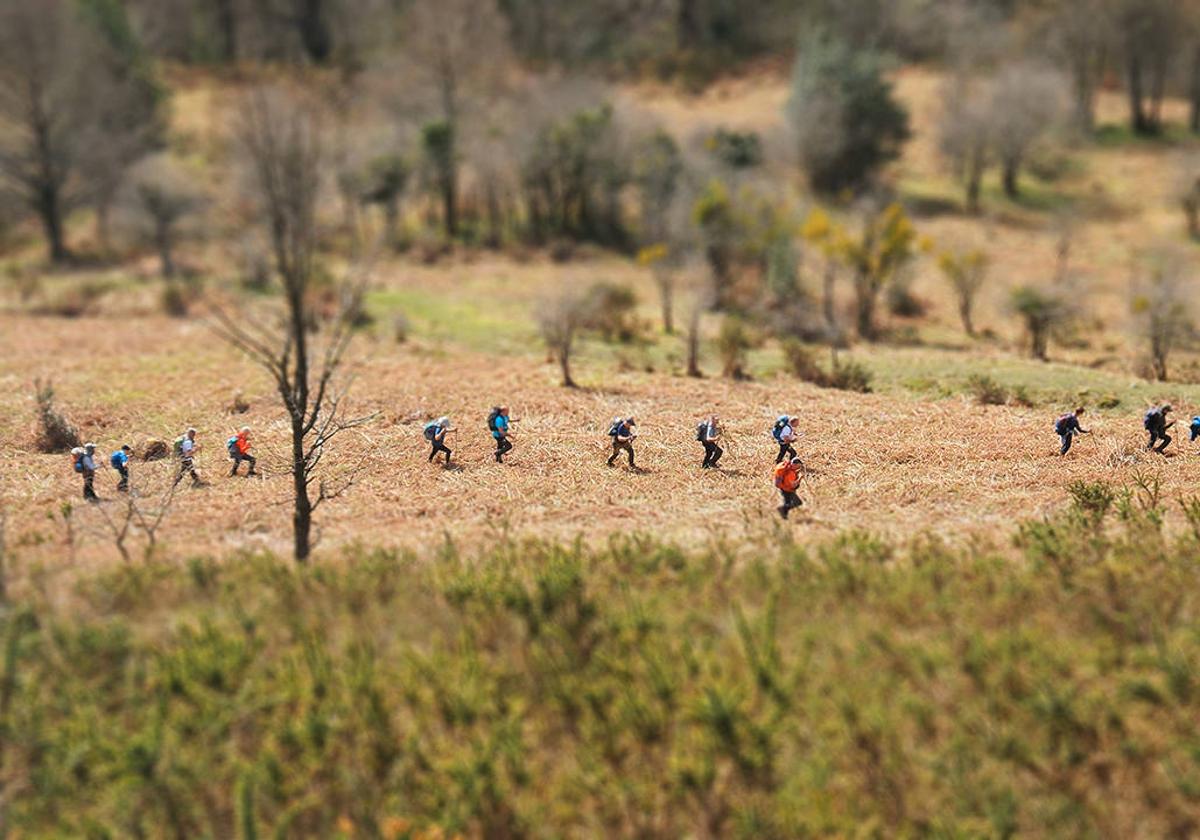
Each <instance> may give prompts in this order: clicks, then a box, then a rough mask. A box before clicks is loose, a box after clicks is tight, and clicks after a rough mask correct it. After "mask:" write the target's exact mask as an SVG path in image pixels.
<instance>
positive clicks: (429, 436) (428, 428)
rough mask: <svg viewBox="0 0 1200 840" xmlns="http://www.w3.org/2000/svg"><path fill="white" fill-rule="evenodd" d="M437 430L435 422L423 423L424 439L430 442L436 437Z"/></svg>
mask: <svg viewBox="0 0 1200 840" xmlns="http://www.w3.org/2000/svg"><path fill="white" fill-rule="evenodd" d="M437 430H438V424H437V423H426V424H425V432H424V434H425V440H427V441H429V442H430V443H432V442H433V439H434V438H436V437H437Z"/></svg>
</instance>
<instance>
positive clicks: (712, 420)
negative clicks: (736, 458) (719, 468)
mask: <svg viewBox="0 0 1200 840" xmlns="http://www.w3.org/2000/svg"><path fill="white" fill-rule="evenodd" d="M720 436H721V426H720V423H719V422H718V419H717V415H715V414H714V415H713V416H712V417H709V418H708V419H707V420H705V421H704V422H703V423H701V424H700V425H699V426H697V427H696V440H698V441H700V443H702V444H704V462H703V463H702V464H700V467H701V469H705V470H707V469H709V468H711V467H716V465H717V461H720V460H721V456H722V455H724V454H725V450H724V449H722V448H721V447H720V446H719V445H718V444H717V438H719V437H720Z"/></svg>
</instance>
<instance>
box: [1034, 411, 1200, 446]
mask: <svg viewBox="0 0 1200 840" xmlns="http://www.w3.org/2000/svg"><path fill="white" fill-rule="evenodd" d="M1172 410H1173V409H1172V408H1171V404H1170V403H1163V404H1162V405H1156V406H1154V407H1152V408H1150V409H1149V410H1148V411H1147V412H1146V413H1145V414H1144V415H1143V416H1142V428H1143V429H1145V430H1146V433H1147V434H1148V435H1149V436H1150V438H1149V442H1148V443H1147V444H1146V451H1147V452H1157V453H1159V454H1160V455H1162V454H1165V450H1166V448H1167V446H1168V444H1170V443H1171V440H1172V438H1171V436H1170V435H1169V434H1167V430H1168V429H1170V428H1171V427H1172V426H1174V425H1175V421H1174V420H1168V419H1167V415H1169V414H1170V413H1171V411H1172ZM1083 415H1084V410H1083V408H1076V409H1075V410H1074V411H1073V412H1070V413H1068V414H1064V415H1062V416H1061V417H1059V418H1058V419H1057V420H1055V421H1054V433H1055V434H1057V435H1058V437H1059V440H1060V442H1061V444H1062V445H1061V447H1060V448H1059V452H1058V454H1059V455H1066V454H1067V453H1068V452H1070V451H1071V440H1072V439H1073V438H1074V437H1075V436H1076V435H1090V434H1091V432H1090V431H1088V430H1087V429H1085V428H1083V426H1082V425H1081V424H1080V418H1081V417H1083ZM1188 430H1189V432H1190V435H1191V436H1190V438H1189V440H1195V439H1196V438H1198V437H1200V416H1197V417H1193V418H1192V422H1191V424H1190V425H1189V426H1188Z"/></svg>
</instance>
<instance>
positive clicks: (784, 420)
mask: <svg viewBox="0 0 1200 840" xmlns="http://www.w3.org/2000/svg"><path fill="white" fill-rule="evenodd" d="M790 421H791V418H790V417H780V418H779V419H778V420H776V421H775V426H774V427H773V428H772V429H771V437H773V438H775V442H776V443H783V430H784V429H786V428H787V426H788V423H789V422H790Z"/></svg>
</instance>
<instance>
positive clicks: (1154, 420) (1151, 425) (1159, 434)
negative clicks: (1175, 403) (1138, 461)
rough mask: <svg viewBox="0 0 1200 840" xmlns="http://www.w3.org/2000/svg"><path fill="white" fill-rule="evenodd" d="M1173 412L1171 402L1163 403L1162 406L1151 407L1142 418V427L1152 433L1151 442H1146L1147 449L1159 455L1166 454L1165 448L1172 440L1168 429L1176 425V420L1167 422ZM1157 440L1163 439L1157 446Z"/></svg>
mask: <svg viewBox="0 0 1200 840" xmlns="http://www.w3.org/2000/svg"><path fill="white" fill-rule="evenodd" d="M1170 413H1171V405H1170V403H1163V404H1162V405H1160V406H1156V407H1155V408H1152V409H1150V410H1149V411H1147V412H1146V415H1145V417H1143V418H1142V428H1144V429H1145V430H1146V431H1147V432H1149V434H1150V442H1149V443H1148V444H1146V450H1147V451H1153V452H1157V453H1158V454H1159V455H1164V454H1166V453H1165V452H1164V450H1165V449H1166V448H1167V445H1168V444H1169V443H1170V442H1171V436H1170V435H1169V434H1167V429H1169V428H1171V427H1172V426H1174V425H1175V421H1174V420H1172V421H1171V422H1170V423H1168V422H1167V415H1168V414H1170ZM1157 441H1162V443H1161V444H1159V446H1158V447H1157V448H1155V446H1154V444H1155V443H1156V442H1157Z"/></svg>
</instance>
